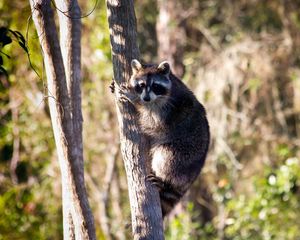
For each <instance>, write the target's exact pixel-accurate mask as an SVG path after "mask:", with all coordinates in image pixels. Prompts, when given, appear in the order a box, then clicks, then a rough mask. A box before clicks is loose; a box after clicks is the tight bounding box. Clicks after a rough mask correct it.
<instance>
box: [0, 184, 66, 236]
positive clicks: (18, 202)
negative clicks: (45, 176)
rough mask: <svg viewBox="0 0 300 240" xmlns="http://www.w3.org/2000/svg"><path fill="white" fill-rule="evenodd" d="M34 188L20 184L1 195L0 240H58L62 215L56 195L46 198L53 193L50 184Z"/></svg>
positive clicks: (60, 233) (60, 232)
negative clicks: (58, 209)
mask: <svg viewBox="0 0 300 240" xmlns="http://www.w3.org/2000/svg"><path fill="white" fill-rule="evenodd" d="M37 186H38V189H37V188H36V187H33V186H26V185H19V186H15V187H11V188H9V189H8V190H7V191H6V192H4V193H3V194H1V196H0V215H1V218H0V239H1V240H6V239H7V240H17V239H20V240H21V239H37V240H38V239H41V240H42V239H61V237H60V236H61V235H62V222H61V217H62V216H61V213H60V211H59V212H58V211H57V201H56V200H55V196H53V195H52V194H50V195H49V192H50V191H49V190H51V191H53V190H52V189H50V188H49V182H48V184H47V183H43V184H41V185H37ZM37 190H38V191H39V193H37ZM47 191H48V193H47ZM58 202H59V201H58Z"/></svg>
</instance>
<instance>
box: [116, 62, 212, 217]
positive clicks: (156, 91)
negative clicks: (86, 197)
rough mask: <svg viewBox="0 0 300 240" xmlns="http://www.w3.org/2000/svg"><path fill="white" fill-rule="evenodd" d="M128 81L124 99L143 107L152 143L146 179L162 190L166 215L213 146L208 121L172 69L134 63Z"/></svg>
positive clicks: (143, 126)
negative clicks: (210, 143)
mask: <svg viewBox="0 0 300 240" xmlns="http://www.w3.org/2000/svg"><path fill="white" fill-rule="evenodd" d="M131 67H132V72H133V74H132V76H131V79H130V82H129V85H122V86H120V88H119V96H120V97H119V99H120V101H121V99H123V100H124V99H125V100H128V101H130V102H131V103H132V104H133V105H134V106H135V108H136V109H137V111H138V114H139V117H138V119H139V124H140V129H141V131H142V132H143V134H144V135H145V136H146V137H147V138H148V140H149V142H150V146H151V147H150V157H149V161H150V162H148V164H147V165H148V166H149V168H150V169H147V170H148V172H149V175H148V176H147V180H148V181H151V183H152V184H154V185H155V186H156V187H157V188H158V191H159V195H160V200H161V207H162V215H163V217H165V216H166V215H167V214H168V213H169V212H170V211H171V210H172V209H173V208H174V206H175V205H176V204H177V203H178V202H179V200H180V199H181V197H182V196H183V195H184V194H185V193H186V191H187V190H188V189H189V187H190V186H191V184H192V183H193V182H194V181H195V179H196V178H197V176H198V175H199V173H200V171H201V169H202V167H203V165H204V162H205V158H206V154H207V151H208V147H209V139H210V133H209V125H208V121H207V118H206V112H205V109H204V107H203V106H202V104H201V103H199V101H198V100H197V99H196V97H195V96H194V94H193V93H192V92H191V91H190V90H189V89H188V88H187V86H186V85H185V84H184V83H183V82H182V81H181V80H180V79H178V78H177V77H176V76H175V75H174V74H172V71H171V69H170V65H169V64H168V62H166V61H164V62H162V63H160V64H159V65H156V64H141V63H140V62H139V61H138V60H136V59H134V60H132V62H131Z"/></svg>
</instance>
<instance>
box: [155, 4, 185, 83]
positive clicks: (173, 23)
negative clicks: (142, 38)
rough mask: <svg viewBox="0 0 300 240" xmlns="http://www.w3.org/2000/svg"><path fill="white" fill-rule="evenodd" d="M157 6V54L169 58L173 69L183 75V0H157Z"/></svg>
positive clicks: (163, 58) (177, 73)
mask: <svg viewBox="0 0 300 240" xmlns="http://www.w3.org/2000/svg"><path fill="white" fill-rule="evenodd" d="M157 7H158V11H159V14H158V17H157V23H156V35H157V41H158V49H157V55H158V57H159V59H160V60H167V61H168V62H169V63H170V64H171V65H172V71H173V72H174V73H175V74H176V75H177V76H178V77H182V76H183V75H184V71H185V68H184V65H183V63H182V60H183V53H184V46H185V42H186V33H185V28H184V23H185V16H184V13H185V10H184V9H183V2H182V1H178V0H157Z"/></svg>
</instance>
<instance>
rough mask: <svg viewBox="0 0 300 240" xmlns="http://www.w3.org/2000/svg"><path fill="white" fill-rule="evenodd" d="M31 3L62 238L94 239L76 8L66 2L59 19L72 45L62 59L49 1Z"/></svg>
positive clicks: (64, 41)
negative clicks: (56, 167)
mask: <svg viewBox="0 0 300 240" xmlns="http://www.w3.org/2000/svg"><path fill="white" fill-rule="evenodd" d="M57 2H58V1H57ZM30 4H31V9H32V17H33V21H34V23H35V26H36V29H37V32H38V36H39V40H40V44H41V46H42V50H43V54H44V62H45V69H46V75H47V87H48V93H49V96H48V98H49V99H48V103H49V108H50V115H51V121H52V127H53V132H54V137H55V143H56V148H57V152H58V159H59V163H60V169H61V175H62V188H63V190H62V192H63V213H64V239H96V236H95V229H94V219H93V216H92V213H91V210H90V208H89V204H88V199H87V194H86V189H85V185H84V174H83V154H82V135H81V134H82V133H81V131H82V116H81V97H80V21H79V22H78V21H77V22H76V20H77V19H79V18H78V17H79V16H80V9H79V7H78V5H77V2H76V1H75V0H72V1H65V2H64V4H65V6H66V8H67V9H69V10H70V11H67V14H69V15H67V16H65V17H61V18H60V22H61V26H63V27H65V28H64V30H65V31H67V33H66V36H62V37H61V42H63V43H68V44H70V45H62V46H63V48H64V49H65V51H63V53H64V54H63V56H62V53H61V49H60V45H59V41H58V36H57V31H56V27H55V22H54V18H53V10H52V8H51V1H50V0H30ZM60 7H63V6H60ZM62 11H63V10H62ZM73 20H74V21H73ZM66 28H68V29H67V30H66ZM75 48H76V49H75ZM66 76H67V77H66Z"/></svg>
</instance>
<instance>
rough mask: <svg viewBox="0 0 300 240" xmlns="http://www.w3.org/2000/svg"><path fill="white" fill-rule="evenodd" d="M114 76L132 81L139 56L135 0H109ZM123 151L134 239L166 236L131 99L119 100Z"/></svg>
mask: <svg viewBox="0 0 300 240" xmlns="http://www.w3.org/2000/svg"><path fill="white" fill-rule="evenodd" d="M106 2H107V15H108V22H109V30H110V40H111V48H112V59H113V70H114V78H115V81H116V83H117V84H120V83H125V82H128V81H129V79H130V75H131V67H130V63H131V60H132V59H134V58H136V59H138V58H139V49H138V46H137V32H136V18H135V13H134V6H133V1H132V0H107V1H106ZM117 116H118V121H119V128H120V139H121V152H122V155H123V160H124V165H125V170H126V174H127V182H128V191H129V200H130V207H131V219H132V231H133V238H134V239H155V240H160V239H164V236H163V224H162V214H161V207H160V201H159V195H158V191H157V190H156V189H155V188H154V187H153V186H152V185H151V184H150V183H149V182H148V181H146V179H145V178H146V152H147V149H145V147H146V146H147V141H146V140H145V138H143V136H142V135H141V134H140V131H139V126H138V122H137V112H136V109H135V108H134V106H133V105H132V104H130V103H119V102H118V103H117Z"/></svg>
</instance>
